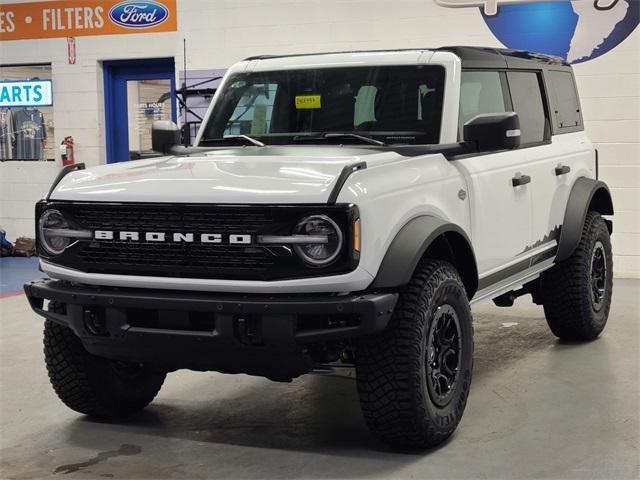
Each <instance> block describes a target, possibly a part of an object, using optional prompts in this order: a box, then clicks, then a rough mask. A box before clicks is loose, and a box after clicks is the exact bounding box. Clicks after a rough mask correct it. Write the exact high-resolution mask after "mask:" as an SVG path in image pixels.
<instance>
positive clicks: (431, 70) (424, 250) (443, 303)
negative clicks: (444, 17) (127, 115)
mask: <svg viewBox="0 0 640 480" xmlns="http://www.w3.org/2000/svg"><path fill="white" fill-rule="evenodd" d="M152 136H153V139H152V140H153V145H154V150H156V151H158V152H162V153H163V154H164V156H162V157H159V158H152V159H145V160H139V161H132V162H126V163H120V164H115V165H106V166H99V167H95V168H91V169H84V168H83V167H82V166H81V165H77V166H75V167H68V168H66V169H65V170H64V171H63V172H62V173H61V174H60V176H59V178H58V179H56V181H55V183H54V185H53V186H52V187H51V190H50V192H49V193H48V194H47V196H46V198H44V199H43V200H42V201H40V202H39V203H38V204H37V206H36V217H37V219H36V222H37V231H38V233H37V240H38V249H39V255H40V258H41V268H42V270H43V271H44V272H46V273H47V275H48V276H49V277H50V279H46V280H42V281H37V282H32V283H28V284H27V285H25V290H26V293H27V296H28V299H29V301H30V303H31V306H32V308H33V309H34V310H35V311H36V312H37V313H38V314H40V315H42V316H43V317H45V318H46V322H45V331H44V338H45V339H44V344H45V358H46V364H47V369H48V372H49V376H50V379H51V383H52V384H53V387H54V389H55V391H56V393H57V394H58V396H59V397H60V399H61V400H62V401H63V402H64V403H65V404H66V405H68V406H69V407H70V408H72V409H74V410H76V411H78V412H82V413H85V414H88V415H93V416H98V417H117V416H123V415H127V414H131V413H133V412H136V411H138V410H140V409H142V408H144V407H145V406H146V405H147V404H149V402H151V401H152V399H153V398H154V397H155V395H156V394H157V392H158V390H159V389H160V387H161V386H162V383H163V381H164V379H165V376H166V374H167V372H171V371H174V370H177V369H183V368H186V369H192V370H202V371H211V370H213V371H218V372H224V373H247V374H251V375H260V376H264V377H267V378H270V379H273V380H277V381H290V380H291V379H293V378H295V377H298V376H299V375H302V374H305V373H309V372H312V371H314V370H318V369H328V368H330V367H331V364H334V365H339V364H345V365H354V366H355V372H356V378H357V388H358V393H359V397H360V401H361V406H362V410H363V413H364V418H365V419H366V422H367V424H368V425H369V427H370V428H371V430H372V431H373V433H374V434H375V435H376V436H378V437H379V438H381V439H382V440H383V441H385V442H388V443H391V444H395V445H403V446H413V447H429V446H433V445H436V444H438V443H440V442H442V441H443V440H444V439H446V438H447V437H448V436H449V435H451V433H452V432H453V431H454V429H455V428H456V426H457V425H458V422H459V421H460V419H461V417H462V414H463V411H464V408H465V404H466V401H467V396H468V394H469V388H470V385H471V374H472V365H473V358H472V356H473V329H472V316H471V310H470V304H472V303H474V302H479V301H481V300H485V299H492V300H493V301H494V302H495V303H496V304H497V305H499V306H510V305H512V304H513V300H514V298H516V297H518V296H521V295H525V294H530V295H532V297H533V301H534V302H535V303H537V304H540V305H543V307H544V313H545V316H546V318H547V321H548V323H549V326H550V327H551V331H552V332H553V333H554V334H555V335H556V336H558V337H560V338H562V339H571V340H590V339H593V338H595V337H597V336H598V335H599V334H600V332H601V331H602V329H603V328H604V326H605V323H606V321H607V317H608V314H609V308H610V304H611V295H612V277H613V275H612V253H611V243H610V238H609V236H610V233H611V231H612V223H611V221H610V220H605V219H604V218H603V215H612V214H613V204H612V200H611V196H610V193H609V190H608V188H607V186H606V185H605V184H604V183H603V182H601V181H599V180H598V160H597V151H596V150H595V149H594V147H593V145H592V144H591V143H590V142H589V140H588V138H587V136H586V135H585V133H584V131H583V120H582V114H581V110H580V104H579V101H578V95H577V93H576V88H575V82H574V77H573V73H572V70H571V67H570V66H569V65H567V64H566V63H564V62H562V61H561V60H558V59H556V58H552V57H547V56H542V55H537V54H533V53H527V52H522V51H511V50H498V49H489V48H476V47H448V48H438V49H431V50H428V49H424V50H419V49H414V50H396V51H370V52H346V53H327V54H311V55H290V56H260V57H253V58H248V59H246V60H245V61H242V62H240V63H238V64H236V65H234V66H233V67H232V68H230V69H229V71H228V73H227V74H226V76H225V78H224V80H223V81H222V84H221V86H220V88H219V89H218V91H217V92H216V94H215V97H214V99H213V101H212V103H211V106H210V107H209V110H208V113H207V115H206V118H205V120H204V122H203V124H202V126H201V128H200V130H199V132H198V136H197V138H196V141H195V144H194V146H192V147H180V146H178V144H179V142H180V138H179V136H180V135H179V131H178V128H177V127H176V126H175V125H174V124H172V123H170V122H160V123H158V124H156V125H155V126H154V129H153V133H152ZM45 300H46V301H47V302H46V304H45Z"/></svg>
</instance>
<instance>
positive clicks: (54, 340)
mask: <svg viewBox="0 0 640 480" xmlns="http://www.w3.org/2000/svg"><path fill="white" fill-rule="evenodd" d="M54 308H56V307H55V306H54ZM44 357H45V362H46V365H47V371H48V373H49V380H50V381H51V385H52V386H53V389H54V390H55V392H56V394H57V395H58V397H59V398H60V400H62V401H63V402H64V404H65V405H67V406H68V407H69V408H71V409H72V410H75V411H76V412H80V413H84V414H86V415H91V416H95V417H104V418H109V417H122V416H126V415H130V414H132V413H135V412H137V411H139V410H142V409H143V408H144V407H146V406H147V405H148V404H149V403H150V402H151V401H152V400H153V399H154V397H155V396H156V395H157V393H158V391H159V390H160V387H161V386H162V384H163V382H164V379H165V377H166V373H165V372H157V371H152V370H150V369H149V368H147V367H144V366H142V365H138V364H125V363H123V362H116V361H113V360H108V359H105V358H101V357H96V356H95V355H91V354H90V353H89V352H87V351H86V350H85V348H84V347H83V346H82V342H81V341H80V339H79V338H78V337H77V336H76V335H75V334H74V333H73V332H72V331H71V330H70V329H69V328H67V327H64V326H62V325H59V324H56V323H53V322H51V321H50V320H47V321H46V322H45V326H44Z"/></svg>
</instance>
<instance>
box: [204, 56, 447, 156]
mask: <svg viewBox="0 0 640 480" xmlns="http://www.w3.org/2000/svg"><path fill="white" fill-rule="evenodd" d="M443 90H444V69H443V68H442V67H438V66H433V65H421V66H382V67H379V66H378V67H350V68H322V69H305V70H289V71H275V72H252V73H240V74H236V75H234V76H233V77H231V78H230V79H229V80H228V82H226V87H225V88H224V90H223V91H221V92H220V97H219V98H218V100H217V101H216V105H215V106H214V109H213V112H212V115H211V117H210V119H209V122H208V123H207V126H206V128H205V130H204V133H203V135H202V140H201V142H200V144H201V145H214V144H224V143H225V142H229V143H231V142H232V140H233V139H235V140H238V138H239V137H238V135H245V136H250V137H251V138H252V139H258V140H259V141H260V142H263V143H265V144H291V143H300V142H310V143H326V142H333V143H367V142H366V140H368V139H369V138H373V139H375V140H378V141H379V142H378V143H379V144H380V145H382V143H380V142H384V144H433V143H438V141H439V137H440V123H441V117H442V97H443ZM335 133H340V134H355V135H326V134H335ZM225 136H226V137H229V138H228V139H226V140H224V137H225ZM232 136H235V138H232ZM358 137H360V138H358ZM361 137H369V138H365V139H363V138H361ZM363 140H365V142H363Z"/></svg>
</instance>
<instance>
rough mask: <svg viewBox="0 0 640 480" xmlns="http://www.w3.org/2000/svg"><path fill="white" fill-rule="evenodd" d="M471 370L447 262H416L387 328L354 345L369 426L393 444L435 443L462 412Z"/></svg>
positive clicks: (457, 290)
mask: <svg viewBox="0 0 640 480" xmlns="http://www.w3.org/2000/svg"><path fill="white" fill-rule="evenodd" d="M472 368H473V325H472V317H471V310H470V308H469V301H468V299H467V294H466V291H465V288H464V285H463V284H462V281H461V280H460V277H459V275H458V272H457V271H456V270H455V268H454V267H453V266H452V265H451V264H449V263H447V262H443V261H438V260H426V261H423V262H422V263H421V264H420V266H419V267H418V268H417V269H416V272H415V274H414V276H413V278H412V279H411V282H410V283H409V285H408V286H407V288H406V289H405V290H404V291H403V292H402V293H401V295H400V299H399V301H398V305H397V306H396V309H395V311H394V314H393V317H392V319H391V320H390V322H389V325H388V326H387V328H386V329H385V330H384V331H383V332H382V333H380V334H378V335H376V336H372V337H368V338H364V339H362V340H361V341H360V342H359V343H358V345H357V349H356V378H357V383H358V394H359V397H360V404H361V407H362V412H363V414H364V418H365V420H366V422H367V424H368V426H369V428H370V429H371V431H372V432H373V434H374V435H375V436H377V437H378V438H380V439H381V440H382V441H384V442H386V443H389V444H391V445H395V446H399V447H409V448H428V447H433V446H436V445H438V444H439V443H441V442H443V441H444V440H446V439H447V438H448V437H449V436H450V435H451V434H452V433H453V431H454V430H455V429H456V427H457V426H458V423H459V422H460V419H461V418H462V414H463V412H464V408H465V405H466V403H467V396H468V395H469V388H470V386H471V373H472Z"/></svg>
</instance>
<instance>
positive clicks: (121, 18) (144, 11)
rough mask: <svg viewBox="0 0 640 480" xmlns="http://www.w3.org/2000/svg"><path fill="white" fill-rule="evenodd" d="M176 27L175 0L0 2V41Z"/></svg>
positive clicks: (123, 32) (109, 33)
mask: <svg viewBox="0 0 640 480" xmlns="http://www.w3.org/2000/svg"><path fill="white" fill-rule="evenodd" d="M176 30H177V11H176V0H140V1H135V0H124V1H122V0H74V1H73V2H69V1H52V2H33V3H13V4H2V5H0V40H25V39H33V38H55V37H80V36H87V35H118V34H128V33H156V32H175V31H176Z"/></svg>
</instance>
